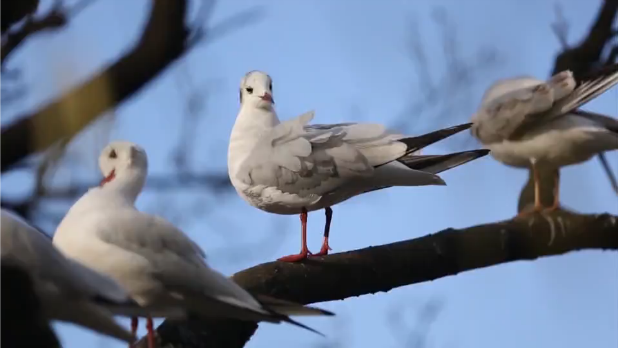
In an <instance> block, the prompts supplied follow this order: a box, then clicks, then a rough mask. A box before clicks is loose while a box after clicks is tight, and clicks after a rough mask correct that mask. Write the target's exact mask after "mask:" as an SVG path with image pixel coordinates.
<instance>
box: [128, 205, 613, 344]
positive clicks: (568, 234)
mask: <svg viewBox="0 0 618 348" xmlns="http://www.w3.org/2000/svg"><path fill="white" fill-rule="evenodd" d="M582 249H600V250H603V249H612V250H618V217H616V216H611V215H608V214H603V215H575V214H572V213H567V212H556V213H553V214H552V215H548V216H546V217H544V216H542V215H535V216H532V217H530V218H529V219H527V220H509V221H503V222H498V223H493V224H487V225H480V226H474V227H470V228H465V229H461V230H456V229H452V228H449V229H446V230H444V231H440V232H437V233H434V234H430V235H427V236H424V237H421V238H416V239H412V240H408V241H403V242H398V243H392V244H388V245H382V246H378V247H369V248H365V249H361V250H355V251H350V252H345V253H339V254H333V255H329V256H326V257H323V258H320V259H312V260H309V261H307V262H304V263H282V262H269V263H265V264H262V265H258V266H255V267H252V268H249V269H247V270H244V271H242V272H239V273H237V274H235V275H234V276H233V279H234V280H235V281H236V282H237V283H238V284H240V285H242V286H243V287H245V288H246V289H248V290H249V291H252V292H256V293H262V294H268V295H271V296H274V297H278V298H281V299H287V300H291V301H296V302H300V303H305V304H307V303H315V302H323V301H333V300H341V299H344V298H348V297H352V296H361V295H364V294H373V293H376V292H386V291H389V290H391V289H393V288H396V287H400V286H404V285H409V284H415V283H420V282H425V281H430V280H435V279H438V278H442V277H446V276H451V275H456V274H458V273H461V272H465V271H470V270H474V269H478V268H483V267H488V266H494V265H498V264H501V263H505V262H512V261H518V260H534V259H537V258H539V257H544V256H551V255H559V254H564V253H567V252H570V251H575V250H582ZM325 320H328V319H325ZM256 328H257V325H255V324H253V323H242V322H237V321H226V322H213V321H201V322H198V321H191V322H186V323H180V322H172V321H166V322H164V323H163V324H162V325H161V326H159V328H157V331H158V334H159V340H160V342H161V343H162V346H165V347H187V348H198V347H218V348H232V347H234V348H240V347H243V346H244V344H245V343H246V342H247V341H248V340H249V338H250V337H251V335H253V332H254V331H255V329H256ZM282 329H283V328H282ZM139 346H140V347H145V346H146V343H145V341H144V340H142V341H140V342H139Z"/></svg>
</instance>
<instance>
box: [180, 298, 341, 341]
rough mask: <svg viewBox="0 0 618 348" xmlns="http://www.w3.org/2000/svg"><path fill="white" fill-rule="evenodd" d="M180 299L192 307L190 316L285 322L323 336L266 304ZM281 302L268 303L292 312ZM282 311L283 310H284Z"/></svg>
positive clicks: (234, 300) (223, 299)
mask: <svg viewBox="0 0 618 348" xmlns="http://www.w3.org/2000/svg"><path fill="white" fill-rule="evenodd" d="M181 301H182V302H183V303H182V304H180V306H182V307H183V308H192V313H190V316H197V317H202V318H214V319H217V318H229V319H237V320H243V321H255V322H261V321H265V322H269V323H273V324H278V323H281V322H286V323H289V324H292V325H294V326H298V327H301V328H303V329H306V330H309V331H311V332H314V333H317V334H318V335H322V336H323V334H322V333H320V332H318V331H316V330H314V329H312V328H310V327H308V326H306V325H304V324H301V323H299V322H297V321H295V320H292V319H290V318H289V317H288V316H287V315H285V314H284V313H279V312H278V311H277V310H276V309H271V308H268V306H266V305H262V304H260V305H259V307H258V306H257V305H256V304H252V303H245V302H243V301H242V300H239V299H237V298H233V297H228V296H213V297H211V296H204V297H201V296H200V298H192V297H191V296H183V299H182V300H181ZM258 302H259V301H258ZM267 302H268V301H267ZM283 302H284V301H281V300H273V299H271V300H270V303H276V304H277V306H279V307H280V308H285V307H286V306H287V307H288V308H287V311H289V312H292V311H291V310H290V308H289V307H290V304H289V303H288V304H287V305H286V306H284V305H283ZM299 306H300V305H299ZM306 308H307V311H306V312H305V313H309V312H310V311H313V312H315V311H317V309H315V308H311V307H306ZM283 312H285V310H284V311H283ZM323 313H324V315H328V314H326V313H330V312H327V311H323ZM294 315H297V314H294ZM304 315H309V314H304ZM314 315H315V314H314Z"/></svg>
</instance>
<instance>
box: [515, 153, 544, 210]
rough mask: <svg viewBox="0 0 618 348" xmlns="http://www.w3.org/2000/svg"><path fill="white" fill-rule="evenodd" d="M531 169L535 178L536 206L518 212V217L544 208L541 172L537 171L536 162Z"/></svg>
mask: <svg viewBox="0 0 618 348" xmlns="http://www.w3.org/2000/svg"><path fill="white" fill-rule="evenodd" d="M530 169H531V170H532V175H533V178H534V208H532V209H530V210H523V211H521V212H520V213H519V214H517V216H516V218H522V217H526V216H528V215H530V214H533V213H538V212H540V211H541V210H543V205H542V204H541V186H540V183H539V182H540V178H539V172H538V171H537V169H536V166H535V165H534V162H533V163H532V166H531V168H530Z"/></svg>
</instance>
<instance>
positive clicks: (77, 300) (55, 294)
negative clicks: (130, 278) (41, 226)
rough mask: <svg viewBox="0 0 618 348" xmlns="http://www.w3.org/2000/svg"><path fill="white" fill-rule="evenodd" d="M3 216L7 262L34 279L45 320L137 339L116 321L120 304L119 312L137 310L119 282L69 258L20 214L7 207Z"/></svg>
mask: <svg viewBox="0 0 618 348" xmlns="http://www.w3.org/2000/svg"><path fill="white" fill-rule="evenodd" d="M1 213H2V221H1V225H0V226H1V228H0V229H1V230H2V238H1V244H2V253H1V258H2V264H3V265H11V266H15V267H18V268H20V269H23V270H24V271H25V272H26V273H27V274H29V275H30V277H31V278H32V281H33V285H34V289H35V294H36V295H37V297H38V299H39V301H40V302H41V304H42V307H43V312H44V315H45V316H46V317H48V318H49V319H55V320H61V321H67V322H72V323H75V324H78V325H81V326H84V327H87V328H89V329H91V330H94V331H97V332H100V333H102V334H105V335H109V336H112V337H115V338H117V339H120V340H123V341H126V342H129V343H131V342H133V341H134V339H135V335H132V334H131V333H130V332H128V331H127V330H125V329H123V328H122V327H121V326H120V325H118V324H117V323H116V321H114V318H113V317H112V313H114V311H113V309H114V308H115V306H118V307H116V309H119V308H121V307H122V306H128V307H127V308H129V307H131V306H132V307H133V308H136V310H137V307H136V304H135V303H133V302H132V301H131V300H130V298H129V295H128V294H127V293H126V292H125V291H124V290H123V289H122V288H121V287H120V286H119V285H118V284H116V282H114V281H113V280H111V279H110V278H108V277H106V276H104V275H102V274H100V273H98V272H95V271H93V270H91V269H89V268H87V267H84V266H83V265H81V264H79V263H77V262H75V261H72V260H70V259H67V258H65V257H64V256H63V255H62V254H61V253H60V252H59V251H58V250H57V249H56V248H55V247H54V246H53V245H52V242H51V240H50V239H49V237H47V236H45V235H44V234H43V233H42V232H40V231H38V230H37V229H35V228H34V227H33V226H31V225H30V224H28V223H27V222H26V221H25V220H23V219H22V218H21V217H19V216H18V215H16V214H14V213H12V212H10V211H8V210H5V209H2V211H1ZM3 300H4V301H7V300H8V301H10V299H3ZM105 307H108V308H105ZM114 314H121V313H114ZM7 320H10V319H7Z"/></svg>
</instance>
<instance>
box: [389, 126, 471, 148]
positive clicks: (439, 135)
mask: <svg viewBox="0 0 618 348" xmlns="http://www.w3.org/2000/svg"><path fill="white" fill-rule="evenodd" d="M471 126H472V123H464V124H460V125H458V126H454V127H450V128H444V129H440V130H437V131H435V132H431V133H427V134H423V135H419V136H417V137H409V138H402V139H398V141H400V142H402V143H404V144H406V146H407V149H406V153H405V155H409V154H411V153H413V152H416V151H418V150H420V149H422V148H424V147H426V146H429V145H431V144H433V143H436V142H438V141H440V140H442V139H446V138H448V137H450V136H451V135H455V134H457V133H459V132H461V131H464V130H466V129H469V128H470V127H471Z"/></svg>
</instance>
